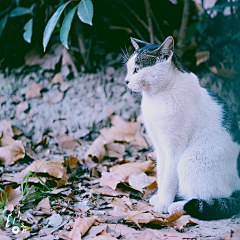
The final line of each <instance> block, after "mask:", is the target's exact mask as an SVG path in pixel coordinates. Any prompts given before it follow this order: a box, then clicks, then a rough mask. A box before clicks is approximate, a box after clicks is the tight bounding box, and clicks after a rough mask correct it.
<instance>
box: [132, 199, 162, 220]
mask: <svg viewBox="0 0 240 240" xmlns="http://www.w3.org/2000/svg"><path fill="white" fill-rule="evenodd" d="M133 209H134V210H135V211H140V212H143V213H144V212H153V211H154V207H153V206H150V205H149V204H148V203H146V202H143V201H138V202H137V204H135V205H134V206H133ZM163 217H165V218H166V215H163Z"/></svg>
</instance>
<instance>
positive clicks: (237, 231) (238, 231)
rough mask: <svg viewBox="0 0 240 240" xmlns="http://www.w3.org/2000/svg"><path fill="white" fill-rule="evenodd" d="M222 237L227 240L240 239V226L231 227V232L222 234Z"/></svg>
mask: <svg viewBox="0 0 240 240" xmlns="http://www.w3.org/2000/svg"><path fill="white" fill-rule="evenodd" d="M222 239H225V240H239V239H240V227H237V228H234V229H231V231H230V232H226V233H224V234H223V235H222Z"/></svg>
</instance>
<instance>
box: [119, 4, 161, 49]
mask: <svg viewBox="0 0 240 240" xmlns="http://www.w3.org/2000/svg"><path fill="white" fill-rule="evenodd" d="M121 3H122V4H124V6H125V7H126V8H127V9H128V10H129V12H131V14H132V15H133V16H134V17H135V18H136V19H137V20H138V22H140V23H141V24H142V26H143V27H144V28H145V29H146V30H147V31H149V29H148V25H147V24H146V23H145V22H144V21H143V20H142V19H141V18H140V17H139V15H138V14H137V13H136V12H135V11H134V10H133V9H132V8H131V7H130V6H129V5H128V4H127V3H126V2H125V1H122V2H121ZM150 14H151V17H153V20H154V21H155V24H156V27H157V29H158V32H159V34H160V36H161V38H162V40H164V39H165V37H164V35H163V34H162V31H161V29H160V27H159V25H158V23H157V20H156V18H155V16H154V14H153V11H152V9H151V8H150ZM154 41H155V42H156V43H158V44H161V42H160V41H159V39H158V38H157V37H155V36H154Z"/></svg>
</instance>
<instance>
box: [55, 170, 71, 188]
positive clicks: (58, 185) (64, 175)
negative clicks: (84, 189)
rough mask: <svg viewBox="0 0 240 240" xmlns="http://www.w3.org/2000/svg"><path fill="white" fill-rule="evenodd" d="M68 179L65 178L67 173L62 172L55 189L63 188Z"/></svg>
mask: <svg viewBox="0 0 240 240" xmlns="http://www.w3.org/2000/svg"><path fill="white" fill-rule="evenodd" d="M68 179H69V177H68V176H67V173H66V172H64V174H63V176H62V178H61V179H60V180H59V181H58V182H57V188H60V187H62V186H64V185H65V184H66V182H67V180H68Z"/></svg>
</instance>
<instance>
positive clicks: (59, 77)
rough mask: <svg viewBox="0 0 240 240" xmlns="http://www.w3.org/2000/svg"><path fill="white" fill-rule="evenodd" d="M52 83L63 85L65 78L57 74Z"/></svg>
mask: <svg viewBox="0 0 240 240" xmlns="http://www.w3.org/2000/svg"><path fill="white" fill-rule="evenodd" d="M51 82H52V83H63V76H62V74H61V73H57V74H55V75H54V77H53V78H52V80H51Z"/></svg>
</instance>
